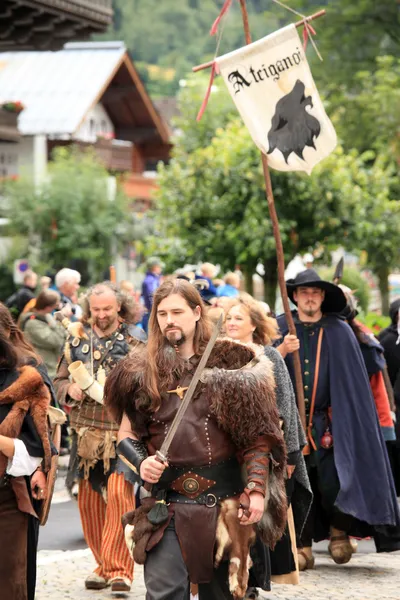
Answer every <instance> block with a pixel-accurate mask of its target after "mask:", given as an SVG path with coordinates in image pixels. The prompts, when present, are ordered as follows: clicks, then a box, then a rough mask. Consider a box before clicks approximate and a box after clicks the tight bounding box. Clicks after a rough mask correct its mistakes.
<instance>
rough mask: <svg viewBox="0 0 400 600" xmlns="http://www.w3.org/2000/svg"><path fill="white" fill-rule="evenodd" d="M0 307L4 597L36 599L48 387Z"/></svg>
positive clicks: (0, 576) (47, 454) (0, 569)
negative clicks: (15, 338) (38, 515)
mask: <svg viewBox="0 0 400 600" xmlns="http://www.w3.org/2000/svg"><path fill="white" fill-rule="evenodd" d="M0 309H1V312H0V317H1V318H0V423H1V430H2V435H0V477H1V482H2V483H1V485H0V587H1V597H2V598H10V600H11V599H15V600H16V599H18V600H33V599H34V597H35V584H36V553H37V542H38V529H39V522H38V518H37V513H36V510H37V505H36V504H35V502H36V501H37V502H39V501H41V500H43V499H45V497H46V493H47V489H46V476H45V472H46V471H47V470H48V469H49V467H50V460H51V453H52V452H51V447H50V441H49V433H48V426H47V411H48V408H49V405H50V392H49V389H48V387H47V385H45V383H44V381H43V379H42V377H41V375H40V372H39V371H38V369H37V367H36V368H35V366H34V365H30V364H28V363H27V361H26V359H27V358H28V356H27V354H26V353H25V351H24V350H23V349H22V347H20V346H17V345H16V344H15V341H14V340H13V336H12V331H14V329H17V327H16V325H15V324H14V323H13V320H12V318H11V315H10V314H9V312H8V310H7V309H6V307H5V306H4V305H0ZM21 337H22V334H21ZM29 360H30V359H29ZM18 414H20V415H21V418H22V421H21V420H20V419H19V417H18ZM43 458H44V465H43V467H42V468H41V465H42V460H43ZM43 471H44V472H43ZM30 476H32V477H31V480H30V481H29V479H28V478H29V477H30ZM10 549H12V551H10Z"/></svg>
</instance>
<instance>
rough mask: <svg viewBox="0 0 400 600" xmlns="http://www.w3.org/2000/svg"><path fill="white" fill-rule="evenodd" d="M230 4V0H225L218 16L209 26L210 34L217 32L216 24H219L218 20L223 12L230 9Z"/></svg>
mask: <svg viewBox="0 0 400 600" xmlns="http://www.w3.org/2000/svg"><path fill="white" fill-rule="evenodd" d="M231 4H232V0H225V2H224V5H223V7H222V8H221V12H220V13H219V16H218V17H217V18H216V19H215V21H214V23H213V26H212V27H211V31H210V35H215V34H216V33H217V31H218V25H219V24H220V21H221V19H222V17H223V16H224V14H225V13H226V12H228V10H229V9H230V6H231Z"/></svg>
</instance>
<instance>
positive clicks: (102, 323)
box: [93, 317, 115, 331]
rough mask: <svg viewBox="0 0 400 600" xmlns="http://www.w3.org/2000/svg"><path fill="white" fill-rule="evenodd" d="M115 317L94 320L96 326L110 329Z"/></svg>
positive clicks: (103, 329) (101, 328)
mask: <svg viewBox="0 0 400 600" xmlns="http://www.w3.org/2000/svg"><path fill="white" fill-rule="evenodd" d="M114 320H115V319H114V318H113V317H108V318H107V319H101V320H100V319H95V320H94V323H93V324H94V325H96V327H98V328H99V329H100V331H107V329H109V328H110V327H111V326H112V325H113V323H114Z"/></svg>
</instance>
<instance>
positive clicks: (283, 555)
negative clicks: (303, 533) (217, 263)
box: [225, 294, 312, 598]
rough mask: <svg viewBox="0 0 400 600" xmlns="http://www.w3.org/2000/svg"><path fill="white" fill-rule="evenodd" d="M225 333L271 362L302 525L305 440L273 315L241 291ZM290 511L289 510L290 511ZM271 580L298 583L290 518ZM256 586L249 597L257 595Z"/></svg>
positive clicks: (292, 495)
mask: <svg viewBox="0 0 400 600" xmlns="http://www.w3.org/2000/svg"><path fill="white" fill-rule="evenodd" d="M225 314H226V318H225V331H226V335H227V336H228V337H230V338H231V339H233V340H237V341H238V342H241V343H242V344H243V343H244V344H246V343H247V344H258V345H259V346H260V351H261V352H264V353H265V354H266V356H267V357H268V358H269V359H270V360H271V362H272V363H273V365H274V375H275V382H276V401H277V404H278V408H279V413H280V416H281V419H282V427H283V430H284V436H285V442H286V446H287V450H288V479H287V484H286V491H287V496H288V504H291V505H292V509H293V513H294V517H295V520H296V527H297V528H299V529H301V528H302V526H303V523H304V521H305V518H306V516H307V514H308V510H309V507H310V504H311V499H312V494H311V488H310V483H309V480H308V476H307V471H306V468H305V463H304V458H303V456H302V453H301V450H302V448H303V447H304V445H305V443H306V440H305V436H304V432H303V429H302V426H301V424H300V418H299V414H298V411H297V406H296V401H295V395H294V391H293V387H292V383H291V380H290V376H289V373H288V371H287V368H286V365H285V363H284V361H283V359H282V357H281V355H280V354H279V352H278V351H277V350H276V349H275V348H273V347H272V343H273V341H274V340H275V339H277V337H279V335H278V326H277V323H276V321H275V319H273V318H271V317H268V316H267V315H266V314H265V310H264V308H263V307H262V306H261V305H260V303H259V302H256V301H255V300H254V299H253V298H252V297H251V296H249V295H248V294H241V295H240V296H239V297H238V298H235V299H232V300H231V301H230V302H229V303H228V304H227V305H226V306H225ZM289 514H290V512H289ZM271 569H272V580H273V581H275V582H279V583H292V584H297V583H298V581H299V578H298V567H297V553H296V538H295V533H294V527H293V518H291V519H290V518H289V527H288V529H287V532H286V533H285V535H284V536H283V538H282V539H281V540H280V542H278V544H277V545H276V547H275V550H274V551H273V552H271ZM256 597H257V592H256V590H252V591H249V592H248V598H256Z"/></svg>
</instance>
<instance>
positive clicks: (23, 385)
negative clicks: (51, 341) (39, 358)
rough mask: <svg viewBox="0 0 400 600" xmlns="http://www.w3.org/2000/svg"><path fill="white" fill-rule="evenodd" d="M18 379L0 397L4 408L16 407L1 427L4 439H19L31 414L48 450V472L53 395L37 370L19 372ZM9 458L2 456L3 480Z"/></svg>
mask: <svg viewBox="0 0 400 600" xmlns="http://www.w3.org/2000/svg"><path fill="white" fill-rule="evenodd" d="M18 372H19V377H18V379H17V380H16V381H15V382H14V383H12V384H11V385H9V386H8V387H7V388H6V389H5V390H3V391H2V392H1V393H0V404H12V405H13V406H12V408H11V410H10V411H9V413H8V414H7V416H6V418H5V419H4V420H3V422H2V423H1V424H0V435H5V436H7V437H9V438H17V437H18V436H19V434H20V432H21V428H22V423H23V421H24V418H25V416H26V414H27V413H28V411H29V413H30V415H31V417H32V420H33V423H34V425H35V427H36V430H37V432H38V435H39V437H40V439H41V442H42V444H43V449H44V468H45V470H46V471H47V470H48V469H49V468H50V462H51V449H50V441H49V435H48V428H47V410H48V407H49V404H50V392H49V390H48V389H47V387H46V385H45V384H44V382H43V379H42V378H41V376H40V374H39V373H38V372H37V370H36V369H35V368H34V367H30V366H26V367H21V368H20V369H18ZM7 462H8V459H7V457H6V456H5V455H4V454H2V453H0V476H2V475H4V473H5V470H6V468H7Z"/></svg>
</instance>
